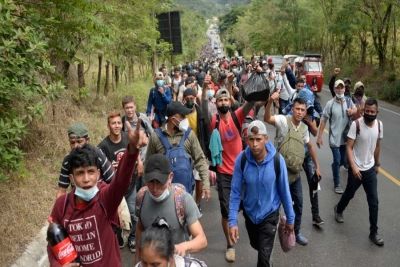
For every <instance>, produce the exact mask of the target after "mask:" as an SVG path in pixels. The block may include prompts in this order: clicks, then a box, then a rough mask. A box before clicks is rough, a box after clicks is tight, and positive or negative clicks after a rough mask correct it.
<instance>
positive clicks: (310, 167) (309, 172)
mask: <svg viewBox="0 0 400 267" xmlns="http://www.w3.org/2000/svg"><path fill="white" fill-rule="evenodd" d="M303 169H304V172H305V173H306V176H307V181H308V190H309V191H310V202H311V214H312V215H318V214H319V207H318V193H317V192H315V193H313V189H312V188H311V181H312V177H313V175H314V173H315V163H314V161H313V160H312V158H311V156H310V153H309V152H307V153H306V157H305V159H304V162H303Z"/></svg>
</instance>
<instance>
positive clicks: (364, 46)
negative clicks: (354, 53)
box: [358, 32, 368, 66]
mask: <svg viewBox="0 0 400 267" xmlns="http://www.w3.org/2000/svg"><path fill="white" fill-rule="evenodd" d="M358 36H359V38H360V45H361V47H360V48H361V49H360V52H361V60H360V65H361V66H365V65H366V64H367V46H368V41H367V35H366V32H363V33H359V34H358Z"/></svg>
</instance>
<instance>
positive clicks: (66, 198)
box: [62, 193, 70, 217]
mask: <svg viewBox="0 0 400 267" xmlns="http://www.w3.org/2000/svg"><path fill="white" fill-rule="evenodd" d="M69 194H70V193H68V194H65V199H64V206H63V210H62V215H63V217H64V216H65V212H66V211H67V207H68V205H69Z"/></svg>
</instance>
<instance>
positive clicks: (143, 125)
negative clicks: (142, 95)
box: [122, 111, 147, 131]
mask: <svg viewBox="0 0 400 267" xmlns="http://www.w3.org/2000/svg"><path fill="white" fill-rule="evenodd" d="M135 113H136V118H137V119H139V118H140V113H139V112H137V111H136V112H135ZM124 117H125V116H124ZM122 123H124V120H123V119H122ZM140 125H141V126H142V128H143V129H145V131H147V126H146V123H144V121H143V120H142V122H141V123H140Z"/></svg>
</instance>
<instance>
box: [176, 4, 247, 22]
mask: <svg viewBox="0 0 400 267" xmlns="http://www.w3.org/2000/svg"><path fill="white" fill-rule="evenodd" d="M250 2H251V0H177V3H179V4H180V5H184V6H187V7H188V8H189V9H190V10H192V11H194V12H197V13H200V14H203V15H204V16H206V17H207V18H211V17H213V16H221V15H223V14H225V13H228V12H229V11H230V10H231V8H233V7H236V6H240V5H246V4H249V3H250Z"/></svg>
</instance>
